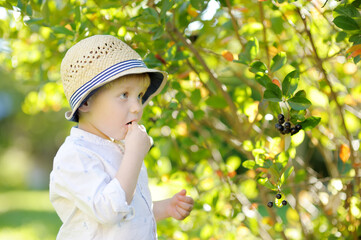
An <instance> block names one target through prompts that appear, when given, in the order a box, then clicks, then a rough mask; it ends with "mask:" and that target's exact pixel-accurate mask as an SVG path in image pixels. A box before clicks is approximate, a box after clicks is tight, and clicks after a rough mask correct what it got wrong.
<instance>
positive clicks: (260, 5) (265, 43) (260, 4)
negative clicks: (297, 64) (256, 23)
mask: <svg viewBox="0 0 361 240" xmlns="http://www.w3.org/2000/svg"><path fill="white" fill-rule="evenodd" d="M258 6H259V13H260V17H261V23H262V26H263V42H264V47H265V51H266V55H267V66H268V67H269V68H270V67H271V66H270V62H271V57H270V55H269V50H268V40H267V31H266V26H265V18H264V9H263V3H262V2H258Z"/></svg>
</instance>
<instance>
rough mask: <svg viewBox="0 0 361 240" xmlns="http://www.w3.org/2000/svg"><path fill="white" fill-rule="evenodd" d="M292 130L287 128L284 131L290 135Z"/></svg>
mask: <svg viewBox="0 0 361 240" xmlns="http://www.w3.org/2000/svg"><path fill="white" fill-rule="evenodd" d="M290 132H291V129H290V128H285V130H284V131H283V133H284V134H287V133H290Z"/></svg>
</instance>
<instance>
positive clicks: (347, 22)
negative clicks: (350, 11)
mask: <svg viewBox="0 0 361 240" xmlns="http://www.w3.org/2000/svg"><path fill="white" fill-rule="evenodd" d="M333 22H334V23H335V25H336V26H337V27H339V28H342V29H344V30H359V29H360V26H359V25H358V24H357V22H356V21H355V20H353V19H352V18H350V17H348V16H338V17H336V18H335V19H334V20H333Z"/></svg>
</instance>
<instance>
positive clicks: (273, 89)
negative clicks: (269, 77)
mask: <svg viewBox="0 0 361 240" xmlns="http://www.w3.org/2000/svg"><path fill="white" fill-rule="evenodd" d="M266 88H267V89H266V91H264V95H263V98H264V99H265V100H267V101H271V102H280V101H282V92H281V89H280V88H279V87H278V86H277V85H276V84H274V83H268V84H267V86H266Z"/></svg>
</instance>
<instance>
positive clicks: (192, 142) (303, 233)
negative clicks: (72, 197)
mask: <svg viewBox="0 0 361 240" xmlns="http://www.w3.org/2000/svg"><path fill="white" fill-rule="evenodd" d="M359 10H360V1H358V0H356V1H346V0H345V1H332V0H329V1H326V2H325V1H319V0H314V1H306V0H299V1H291V0H289V1H281V0H278V1H271V0H268V1H267V0H266V1H261V0H252V1H240V0H219V1H215V0H211V1H203V0H190V1H180V0H160V1H153V0H148V1H139V0H136V1H125V0H122V1H113V0H105V1H97V0H90V1H76V0H69V1H53V0H48V1H36V0H30V1H25V0H16V1H15V0H3V1H0V36H1V39H0V62H1V65H0V79H1V80H0V180H1V181H0V190H1V192H0V202H1V204H0V205H2V206H1V207H0V238H1V239H2V238H4V239H23V238H24V236H26V239H54V237H55V235H56V232H57V229H58V228H59V227H60V224H61V223H60V220H59V219H58V218H57V217H56V214H55V213H54V212H53V211H52V208H51V205H50V203H49V202H47V203H44V205H42V206H43V208H39V203H40V202H43V201H48V200H47V199H48V198H47V193H46V189H47V184H48V175H49V172H50V171H51V167H52V159H53V156H54V155H55V153H56V151H57V148H58V147H59V146H60V145H61V143H62V142H63V140H64V139H65V137H66V136H67V135H68V133H69V130H70V128H71V127H72V126H73V124H72V123H69V122H67V121H65V119H64V113H65V111H66V110H68V103H67V102H66V99H65V96H64V95H63V93H62V87H61V79H60V63H61V59H62V57H63V56H64V54H65V52H66V50H67V49H69V48H70V47H71V46H72V45H73V44H75V42H78V41H79V40H81V39H83V38H85V37H87V36H91V35H94V34H111V35H114V36H117V37H119V38H120V39H122V40H124V41H125V42H126V43H127V44H129V45H130V46H132V47H133V48H134V49H135V50H136V51H137V52H138V53H139V54H140V55H141V56H142V57H143V58H144V61H145V62H146V64H147V66H148V67H152V68H153V67H154V68H158V69H161V70H165V71H167V72H169V74H170V75H169V82H168V84H167V86H166V88H165V89H164V90H163V94H161V95H159V96H157V97H156V98H155V99H154V100H153V101H152V102H151V103H150V106H148V107H147V108H146V109H145V112H144V115H143V123H144V125H145V126H146V127H147V129H148V132H149V134H150V135H151V136H152V137H153V138H154V140H155V147H154V148H152V150H151V151H150V154H149V155H148V156H147V158H146V160H145V163H146V165H147V168H148V173H149V177H150V185H151V190H152V195H153V198H154V199H161V198H164V197H169V196H171V195H172V194H174V193H175V192H177V191H179V190H180V188H185V189H187V191H188V193H189V194H190V195H191V196H192V197H193V198H194V199H195V208H194V210H193V212H192V214H191V215H190V216H189V217H188V218H187V219H186V220H185V221H182V222H177V221H175V220H172V219H168V220H165V221H162V222H160V223H159V224H158V234H159V239H194V240H195V239H357V238H358V236H360V235H361V230H360V228H359V226H360V218H361V207H360V205H361V203H360V200H359V199H360V192H361V190H360V173H359V168H360V167H361V160H360V139H361V131H360V129H361V121H360V118H361V114H360V112H361V97H360V96H361V84H360V79H361V73H360V71H359V69H358V68H359V65H356V64H357V63H358V61H359V58H360V55H361V50H360V49H361V47H360V26H361V22H360V16H359V15H360V14H359ZM279 113H283V114H284V115H285V118H286V119H287V120H289V121H290V122H291V123H292V124H293V125H295V124H298V123H299V124H301V125H302V127H303V129H302V130H301V131H300V132H299V133H297V134H294V135H292V136H290V135H289V134H287V135H282V134H280V132H279V131H277V130H276V129H275V124H276V123H277V116H278V114H279ZM29 189H31V190H34V189H38V190H39V189H40V190H45V191H41V192H34V191H28V190H29ZM278 192H280V193H282V195H283V197H282V200H283V199H286V200H287V202H288V204H287V205H286V206H282V207H277V206H275V205H274V206H273V208H268V207H267V203H268V202H269V201H274V202H276V201H275V195H276V193H278ZM27 199H30V200H27ZM278 201H279V200H277V204H276V205H278V206H281V205H280V204H279V202H278Z"/></svg>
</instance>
